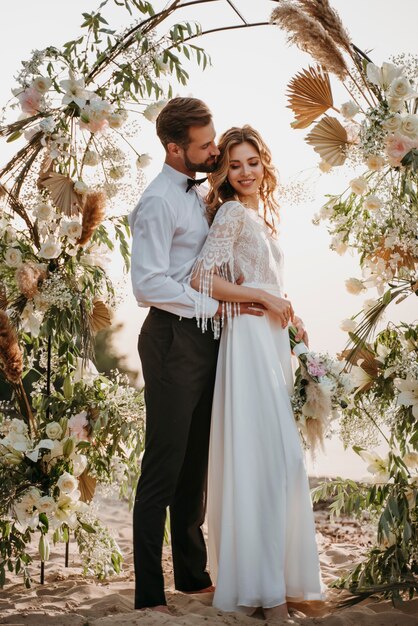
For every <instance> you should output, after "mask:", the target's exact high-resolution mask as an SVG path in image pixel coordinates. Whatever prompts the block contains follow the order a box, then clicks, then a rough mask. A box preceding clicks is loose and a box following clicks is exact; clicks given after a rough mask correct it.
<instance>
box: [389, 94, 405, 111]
mask: <svg viewBox="0 0 418 626" xmlns="http://www.w3.org/2000/svg"><path fill="white" fill-rule="evenodd" d="M404 102H405V101H404V100H399V98H391V97H390V96H389V97H388V105H389V111H392V113H399V111H400V110H401V109H402V107H403V105H404Z"/></svg>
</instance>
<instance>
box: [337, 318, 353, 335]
mask: <svg viewBox="0 0 418 626" xmlns="http://www.w3.org/2000/svg"><path fill="white" fill-rule="evenodd" d="M340 328H341V330H344V331H345V332H346V333H352V332H354V331H355V330H356V328H357V323H356V322H355V321H354V320H352V319H351V318H346V319H344V320H342V322H341V323H340Z"/></svg>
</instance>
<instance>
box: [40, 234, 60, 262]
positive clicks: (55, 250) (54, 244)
mask: <svg viewBox="0 0 418 626" xmlns="http://www.w3.org/2000/svg"><path fill="white" fill-rule="evenodd" d="M60 254H61V245H60V243H59V242H58V241H57V240H56V239H54V238H53V237H50V238H49V239H47V240H46V241H44V243H43V244H42V245H41V249H40V250H39V256H40V257H42V258H43V259H56V258H57V257H59V255H60Z"/></svg>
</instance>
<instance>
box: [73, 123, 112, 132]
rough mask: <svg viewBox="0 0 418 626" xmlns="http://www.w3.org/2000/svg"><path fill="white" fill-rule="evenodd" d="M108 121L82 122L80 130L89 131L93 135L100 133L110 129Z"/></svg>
mask: <svg viewBox="0 0 418 626" xmlns="http://www.w3.org/2000/svg"><path fill="white" fill-rule="evenodd" d="M108 126H109V122H108V121H107V120H90V121H89V122H80V128H84V129H86V130H89V131H90V132H91V133H98V132H100V131H102V130H105V129H106V128H108Z"/></svg>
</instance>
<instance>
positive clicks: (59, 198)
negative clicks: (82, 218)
mask: <svg viewBox="0 0 418 626" xmlns="http://www.w3.org/2000/svg"><path fill="white" fill-rule="evenodd" d="M39 185H40V186H41V187H45V188H46V189H48V191H49V192H50V194H51V199H52V202H53V204H54V205H55V206H56V207H57V209H59V210H60V211H62V212H63V213H64V215H66V216H68V217H72V216H73V215H77V214H78V213H80V212H81V210H82V206H83V200H82V197H81V196H80V194H78V193H77V192H76V191H74V181H73V180H71V178H70V177H69V176H64V174H58V172H49V173H48V176H47V177H45V178H44V179H43V180H42V181H40V182H39Z"/></svg>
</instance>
